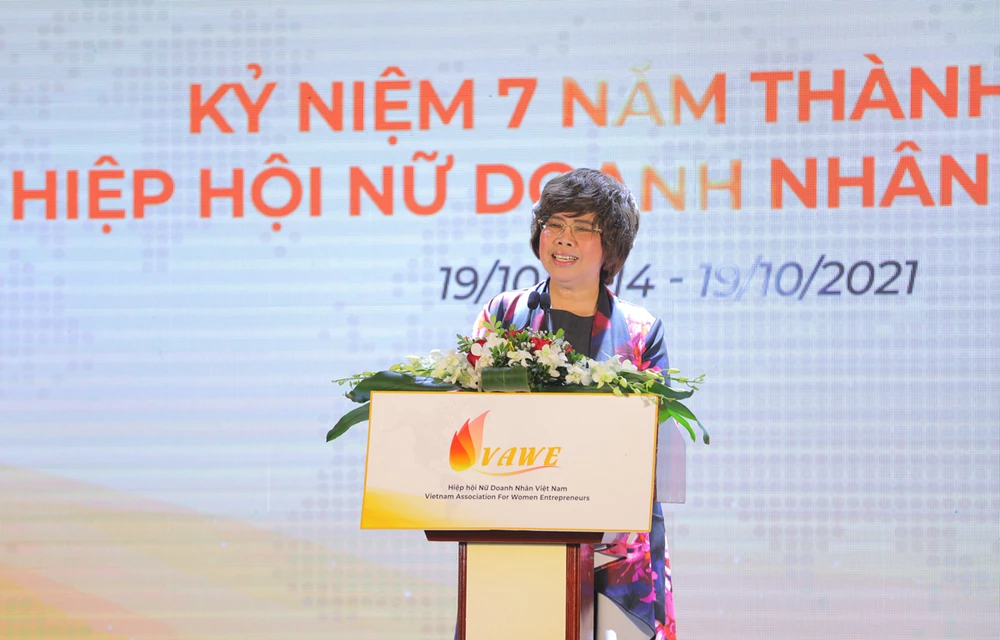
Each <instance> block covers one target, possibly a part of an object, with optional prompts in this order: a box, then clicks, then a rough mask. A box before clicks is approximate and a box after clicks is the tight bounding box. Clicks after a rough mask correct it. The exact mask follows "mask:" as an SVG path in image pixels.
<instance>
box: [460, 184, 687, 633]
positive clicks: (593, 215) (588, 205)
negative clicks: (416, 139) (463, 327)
mask: <svg viewBox="0 0 1000 640" xmlns="http://www.w3.org/2000/svg"><path fill="white" fill-rule="evenodd" d="M638 230H639V208H638V206H637V205H636V202H635V198H633V197H632V194H631V193H630V192H629V190H628V189H627V188H626V187H625V186H624V185H623V184H622V183H620V182H618V181H617V180H615V179H614V178H612V177H611V176H608V175H605V174H603V173H601V172H600V171H595V170H593V169H576V170H574V171H571V172H569V173H566V174H563V175H561V176H559V177H557V178H553V179H552V180H550V181H549V183H548V184H546V185H545V188H544V189H543V190H542V194H541V197H540V198H539V200H538V202H537V203H535V206H534V208H533V209H532V220H531V248H532V250H533V251H534V252H535V255H536V256H537V257H538V259H539V260H541V262H542V266H543V267H544V268H545V271H546V272H547V273H548V275H549V277H548V279H547V280H544V281H542V282H540V283H539V284H537V285H535V286H534V287H531V288H529V289H521V290H518V291H507V292H504V293H501V294H500V295H498V296H497V297H495V298H493V299H492V300H490V301H489V302H488V303H487V304H486V306H485V307H484V308H483V311H482V313H481V314H480V315H479V317H478V318H477V319H476V323H475V325H474V327H473V335H474V336H476V337H482V336H483V335H484V334H485V332H486V330H487V329H486V327H487V325H488V324H489V322H490V316H496V318H498V319H499V320H500V321H501V322H502V323H503V325H504V327H505V328H506V327H527V326H530V327H531V328H533V329H546V330H550V331H553V332H554V331H556V330H558V329H562V330H563V332H564V338H565V339H566V341H567V342H569V343H570V344H571V345H572V346H573V349H574V350H575V351H578V352H580V353H582V354H583V355H585V356H587V357H589V358H593V359H595V360H606V359H608V358H611V357H612V356H615V355H618V356H622V357H623V358H624V359H627V360H630V361H631V362H632V363H633V364H635V365H636V367H638V368H639V369H648V368H655V369H659V370H664V371H665V370H666V369H667V350H666V347H665V346H664V344H663V324H662V323H661V322H660V321H659V320H658V319H657V318H654V317H653V316H652V315H651V314H650V313H649V312H648V311H646V310H645V309H643V308H642V307H639V306H636V305H633V304H629V303H627V302H624V301H622V300H619V299H618V298H617V297H616V296H615V295H614V294H613V293H612V292H611V290H610V289H609V288H608V287H607V285H609V284H611V283H612V282H614V278H615V276H617V275H618V272H619V271H620V270H621V268H622V265H624V264H625V259H626V258H627V257H628V254H629V251H631V249H632V245H633V243H634V241H635V236H636V233H637V232H638ZM533 291H534V292H537V293H538V294H539V297H540V298H541V299H542V301H543V302H542V304H541V307H542V308H538V305H536V304H534V302H533V303H532V306H533V307H536V308H530V307H529V305H528V299H529V295H530V294H531V292H533ZM546 294H547V295H546ZM530 297H531V298H533V300H537V299H538V297H536V296H530ZM548 301H551V302H550V304H546V303H547V302H548ZM547 307H548V308H547ZM594 435H595V436H601V437H614V433H613V431H610V430H609V432H608V433H606V434H594ZM607 481H608V482H610V483H614V482H615V478H608V479H607ZM621 490H622V491H628V490H629V488H628V487H621ZM594 557H595V566H596V569H595V574H594V583H595V589H596V591H597V596H596V598H595V607H596V612H595V615H596V620H597V623H596V626H597V631H598V632H597V634H596V635H595V637H596V638H598V639H600V640H603V638H605V637H606V634H605V630H613V631H614V632H615V634H616V636H617V638H618V639H619V640H627V639H630V638H646V639H649V638H657V639H658V640H659V639H660V638H666V639H673V638H675V637H676V636H675V626H674V602H673V594H672V592H671V580H670V559H669V557H668V555H667V545H666V538H665V536H664V527H663V513H662V511H661V509H660V505H659V504H658V503H653V520H652V530H651V531H650V532H649V533H640V534H635V533H632V534H619V535H618V538H617V539H616V540H615V542H614V543H612V544H609V545H603V546H598V547H597V548H596V549H595V554H594Z"/></svg>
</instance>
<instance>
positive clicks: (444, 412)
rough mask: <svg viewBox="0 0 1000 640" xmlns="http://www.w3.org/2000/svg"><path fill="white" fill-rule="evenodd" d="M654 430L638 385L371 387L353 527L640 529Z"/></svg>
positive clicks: (645, 519)
mask: <svg viewBox="0 0 1000 640" xmlns="http://www.w3.org/2000/svg"><path fill="white" fill-rule="evenodd" d="M656 434H657V411H656V403H655V401H654V400H653V399H651V398H645V397H617V396H614V395H611V394H604V393H594V394H583V393H524V394H514V393H396V392H376V393H373V394H372V404H371V416H370V424H369V431H368V460H367V466H366V470H365V494H364V502H363V505H362V512H361V527H362V528H366V529H425V530H435V529H448V530H456V529H461V530H519V531H648V530H649V526H650V516H651V513H652V501H653V478H654V473H655V462H656Z"/></svg>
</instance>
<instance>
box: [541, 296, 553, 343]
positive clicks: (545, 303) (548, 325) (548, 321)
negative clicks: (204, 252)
mask: <svg viewBox="0 0 1000 640" xmlns="http://www.w3.org/2000/svg"><path fill="white" fill-rule="evenodd" d="M538 305H539V306H540V307H541V308H542V311H543V312H544V313H545V330H546V331H548V332H549V333H552V316H551V314H549V310H551V309H552V296H550V295H549V294H548V293H547V292H546V293H542V294H539V296H538Z"/></svg>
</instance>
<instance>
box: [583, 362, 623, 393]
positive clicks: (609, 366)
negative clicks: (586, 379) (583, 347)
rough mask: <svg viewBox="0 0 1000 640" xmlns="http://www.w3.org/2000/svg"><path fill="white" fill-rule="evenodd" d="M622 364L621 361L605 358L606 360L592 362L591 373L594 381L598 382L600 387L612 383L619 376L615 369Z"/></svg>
mask: <svg viewBox="0 0 1000 640" xmlns="http://www.w3.org/2000/svg"><path fill="white" fill-rule="evenodd" d="M618 366H620V363H618V362H616V361H615V360H614V359H611V360H605V361H604V362H595V361H593V360H592V361H591V362H590V375H591V377H592V378H593V381H594V382H595V383H597V386H598V388H600V387H603V386H604V385H606V384H611V383H613V382H614V381H615V378H617V377H618V374H617V372H616V371H615V369H616V368H617V367H618Z"/></svg>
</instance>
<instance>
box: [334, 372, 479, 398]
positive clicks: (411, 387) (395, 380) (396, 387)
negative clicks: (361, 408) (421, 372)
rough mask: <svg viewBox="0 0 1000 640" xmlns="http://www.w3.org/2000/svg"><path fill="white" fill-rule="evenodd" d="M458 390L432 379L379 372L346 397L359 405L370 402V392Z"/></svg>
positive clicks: (363, 381) (359, 384) (458, 387)
mask: <svg viewBox="0 0 1000 640" xmlns="http://www.w3.org/2000/svg"><path fill="white" fill-rule="evenodd" d="M459 389H461V387H460V386H458V385H456V384H451V383H448V382H440V381H438V380H434V379H433V378H423V377H417V376H411V375H410V374H407V373H396V372H395V371H379V372H378V373H376V374H374V375H371V376H369V377H367V378H365V379H364V380H362V381H361V382H359V383H358V386H356V387H354V388H353V389H351V391H350V393H348V394H347V397H348V398H350V399H351V400H353V401H354V402H358V403H361V402H368V401H369V400H371V393H372V391H458V390H459Z"/></svg>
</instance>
